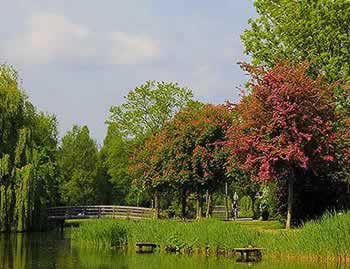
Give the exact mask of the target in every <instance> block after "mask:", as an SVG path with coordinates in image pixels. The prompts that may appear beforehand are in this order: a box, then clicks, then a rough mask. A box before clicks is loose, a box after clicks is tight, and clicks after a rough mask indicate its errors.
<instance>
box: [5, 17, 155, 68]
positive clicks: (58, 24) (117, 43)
mask: <svg viewBox="0 0 350 269" xmlns="http://www.w3.org/2000/svg"><path fill="white" fill-rule="evenodd" d="M0 53H1V54H3V56H4V58H6V59H8V60H10V61H11V62H17V63H27V64H43V63H50V62H60V61H63V62H64V61H70V62H72V60H73V61H78V62H79V61H80V60H81V61H94V62H96V63H109V64H135V63H144V62H148V61H151V60H153V59H156V58H158V57H159V55H160V48H159V43H158V42H157V41H155V40H153V39H152V38H150V37H147V36H139V35H135V34H130V33H126V32H112V33H102V34H99V33H95V32H92V31H90V29H89V28H88V27H87V26H85V25H81V24H76V23H73V22H72V21H70V20H69V19H68V18H66V17H65V16H61V15H56V14H50V13H36V14H34V15H32V17H31V18H30V21H29V23H28V27H27V29H26V30H25V31H24V32H23V33H19V34H17V35H16V36H15V37H14V38H12V39H10V40H7V41H5V42H4V43H3V44H2V45H1V46H0Z"/></svg>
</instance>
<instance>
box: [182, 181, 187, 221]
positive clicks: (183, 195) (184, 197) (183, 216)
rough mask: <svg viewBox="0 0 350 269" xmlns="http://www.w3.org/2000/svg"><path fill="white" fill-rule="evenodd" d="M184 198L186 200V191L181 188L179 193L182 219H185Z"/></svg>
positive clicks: (185, 204)
mask: <svg viewBox="0 0 350 269" xmlns="http://www.w3.org/2000/svg"><path fill="white" fill-rule="evenodd" d="M186 198H187V197H186V189H185V188H183V189H182V192H181V215H182V218H183V219H185V218H186V206H187V203H186Z"/></svg>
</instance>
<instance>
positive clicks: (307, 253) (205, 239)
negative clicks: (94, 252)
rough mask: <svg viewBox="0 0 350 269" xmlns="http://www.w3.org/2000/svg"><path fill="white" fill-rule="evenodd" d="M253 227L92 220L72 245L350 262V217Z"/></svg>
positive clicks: (210, 222) (208, 222) (78, 231)
mask: <svg viewBox="0 0 350 269" xmlns="http://www.w3.org/2000/svg"><path fill="white" fill-rule="evenodd" d="M246 224H247V225H246ZM251 224H252V222H247V223H244V222H229V223H227V222H223V221H218V220H215V219H206V220H201V221H195V222H180V221H176V220H143V221H132V220H116V219H105V220H92V221H85V222H82V223H81V225H80V226H79V228H74V229H73V231H72V235H71V238H72V242H73V243H74V244H80V245H81V246H85V247H92V248H110V247H125V246H126V245H128V246H130V247H131V249H132V248H133V246H134V245H135V243H136V242H137V241H151V242H154V243H157V244H159V245H160V246H161V251H171V252H180V253H187V254H190V253H198V254H203V255H228V256H230V255H232V254H233V253H232V250H233V248H238V247H246V246H249V245H250V246H258V247H262V248H264V253H265V255H267V256H268V257H275V258H288V257H289V258H294V257H298V259H300V258H305V259H310V260H322V261H335V260H342V261H343V262H344V261H346V262H349V261H350V260H349V258H350V212H347V213H343V214H331V213H326V214H325V215H323V217H322V218H321V219H320V220H317V221H311V222H307V223H306V224H305V225H304V226H303V227H301V228H299V229H293V230H282V229H280V230H278V229H276V227H274V229H271V230H268V229H259V226H258V225H257V226H256V227H255V228H254V227H250V226H251ZM277 227H278V226H277Z"/></svg>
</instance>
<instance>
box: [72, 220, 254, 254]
mask: <svg viewBox="0 0 350 269" xmlns="http://www.w3.org/2000/svg"><path fill="white" fill-rule="evenodd" d="M115 229H116V230H117V231H119V230H120V229H122V230H123V231H124V230H125V231H126V233H127V240H128V242H129V244H134V243H136V242H138V241H147V242H154V243H157V244H159V245H161V246H162V247H164V248H167V247H169V248H173V249H176V250H178V251H181V250H190V249H210V250H213V251H215V250H217V249H230V248H233V247H244V246H248V245H254V242H256V241H257V240H258V238H259V232H257V231H254V230H249V229H245V228H244V227H242V226H240V225H239V224H237V223H225V222H222V221H218V220H203V221H198V222H179V221H175V220H143V221H132V220H115V219H104V220H99V221H96V222H87V223H82V224H81V226H80V227H79V228H77V229H73V232H72V239H73V241H80V242H84V241H86V242H87V245H89V246H90V245H96V246H97V247H100V246H110V245H111V244H112V242H114V241H116V239H113V240H112V239H111V238H110V236H112V235H119V233H114V230H115ZM121 236H122V238H123V240H124V238H126V237H125V236H124V234H121Z"/></svg>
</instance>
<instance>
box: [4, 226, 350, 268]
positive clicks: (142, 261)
mask: <svg viewBox="0 0 350 269" xmlns="http://www.w3.org/2000/svg"><path fill="white" fill-rule="evenodd" d="M248 267H253V268H256V269H268V268H269V269H277V268H286V269H326V268H327V269H335V268H337V269H338V268H341V269H342V268H350V266H337V265H336V264H332V265H324V264H323V265H320V264H314V263H308V264H305V263H304V264H302V263H300V264H299V263H295V262H293V263H275V262H273V263H271V262H268V261H264V262H262V263H259V264H253V265H248V264H237V263H235V261H234V260H233V259H228V258H206V257H197V256H192V257H189V256H181V255H161V254H149V255H138V254H135V253H133V252H132V251H129V252H127V253H126V252H117V251H116V250H109V251H95V250H91V249H90V250H89V249H82V248H79V247H77V246H71V245H70V242H69V239H65V238H63V237H62V236H61V235H60V234H57V233H39V234H12V235H8V234H0V268H1V269H22V268H23V269H24V268H25V269H41V268H45V269H46V268H55V269H59V268H62V269H63V268H67V269H70V268H72V269H73V268H74V269H75V268H91V269H105V268H106V269H107V268H118V269H120V268H122V269H124V268H125V269H129V268H130V269H131V268H137V269H150V268H152V269H153V268H167V269H175V268H183V269H197V268H208V269H209V268H215V269H217V268H224V269H225V268H237V269H240V268H248Z"/></svg>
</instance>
